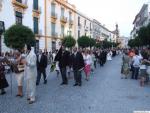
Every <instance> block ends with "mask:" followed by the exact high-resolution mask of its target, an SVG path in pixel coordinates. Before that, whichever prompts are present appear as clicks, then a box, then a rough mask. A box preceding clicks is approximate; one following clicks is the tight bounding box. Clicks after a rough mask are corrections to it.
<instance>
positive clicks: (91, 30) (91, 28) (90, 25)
mask: <svg viewBox="0 0 150 113" xmlns="http://www.w3.org/2000/svg"><path fill="white" fill-rule="evenodd" d="M90 31H92V28H91V23H90Z"/></svg>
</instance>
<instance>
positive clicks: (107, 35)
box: [93, 19, 116, 42]
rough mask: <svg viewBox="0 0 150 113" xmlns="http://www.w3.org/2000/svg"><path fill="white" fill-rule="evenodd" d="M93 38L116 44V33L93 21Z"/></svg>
mask: <svg viewBox="0 0 150 113" xmlns="http://www.w3.org/2000/svg"><path fill="white" fill-rule="evenodd" d="M93 38H94V39H96V40H99V41H103V40H107V41H111V42H116V33H115V32H112V31H110V30H108V29H107V28H106V27H105V26H104V25H102V24H101V23H100V22H99V21H97V20H95V19H93Z"/></svg>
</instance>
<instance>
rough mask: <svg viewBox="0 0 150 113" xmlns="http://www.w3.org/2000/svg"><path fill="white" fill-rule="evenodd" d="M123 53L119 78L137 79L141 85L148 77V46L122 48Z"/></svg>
mask: <svg viewBox="0 0 150 113" xmlns="http://www.w3.org/2000/svg"><path fill="white" fill-rule="evenodd" d="M123 53H124V54H123V57H122V67H121V73H122V77H121V78H125V79H127V78H129V77H130V78H131V79H135V80H139V83H140V86H142V87H143V86H144V85H145V83H148V82H149V77H150V48H144V49H124V51H123ZM130 75H131V76H130Z"/></svg>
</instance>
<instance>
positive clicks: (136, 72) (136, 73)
mask: <svg viewBox="0 0 150 113" xmlns="http://www.w3.org/2000/svg"><path fill="white" fill-rule="evenodd" d="M139 69H140V68H139V67H133V72H132V79H136V80H137V79H138V76H139Z"/></svg>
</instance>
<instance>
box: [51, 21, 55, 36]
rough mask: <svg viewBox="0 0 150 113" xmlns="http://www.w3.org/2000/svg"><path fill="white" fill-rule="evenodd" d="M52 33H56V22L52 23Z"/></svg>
mask: <svg viewBox="0 0 150 113" xmlns="http://www.w3.org/2000/svg"><path fill="white" fill-rule="evenodd" d="M51 35H55V23H51Z"/></svg>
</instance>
